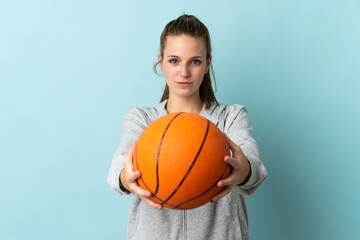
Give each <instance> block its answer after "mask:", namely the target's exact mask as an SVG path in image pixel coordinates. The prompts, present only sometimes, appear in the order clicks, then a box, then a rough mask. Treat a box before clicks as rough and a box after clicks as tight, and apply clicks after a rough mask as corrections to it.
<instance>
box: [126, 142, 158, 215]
mask: <svg viewBox="0 0 360 240" xmlns="http://www.w3.org/2000/svg"><path fill="white" fill-rule="evenodd" d="M135 144H136V142H134V143H133V145H132V146H131V147H130V149H129V151H128V153H127V154H126V156H125V159H124V169H123V170H121V172H120V180H121V183H122V185H123V186H124V187H125V188H126V189H127V190H129V191H130V192H132V193H134V194H136V195H138V196H139V197H140V198H141V199H142V200H143V201H144V202H145V203H147V204H149V205H150V206H151V207H154V208H157V209H162V206H161V205H160V204H157V203H155V202H154V201H152V200H151V199H150V197H151V195H152V193H151V192H150V191H146V190H144V189H142V188H141V187H140V186H139V184H138V183H137V182H136V180H137V179H138V178H139V177H140V176H141V173H140V171H139V170H137V171H134V170H133V165H132V156H133V151H134V148H135Z"/></svg>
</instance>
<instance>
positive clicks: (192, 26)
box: [153, 14, 219, 109]
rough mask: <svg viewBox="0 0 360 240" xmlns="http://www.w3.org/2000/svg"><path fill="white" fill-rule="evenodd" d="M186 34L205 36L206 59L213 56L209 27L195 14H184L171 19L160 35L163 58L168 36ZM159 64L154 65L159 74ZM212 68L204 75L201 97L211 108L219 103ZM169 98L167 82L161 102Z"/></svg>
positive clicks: (195, 36)
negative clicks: (212, 80)
mask: <svg viewBox="0 0 360 240" xmlns="http://www.w3.org/2000/svg"><path fill="white" fill-rule="evenodd" d="M182 34H185V35H187V36H190V37H194V38H203V39H204V41H205V46H206V59H207V60H208V59H209V58H210V56H211V41H210V34H209V31H208V29H207V27H206V26H205V25H204V24H203V23H202V22H201V21H200V20H199V19H198V18H196V17H195V16H193V15H187V14H183V15H181V16H180V17H178V18H177V19H175V20H172V21H170V22H169V23H168V24H167V25H166V26H165V28H164V30H163V32H162V33H161V36H160V55H161V58H162V59H163V58H164V46H165V41H166V38H167V37H168V36H179V35H182ZM158 64H159V62H157V63H156V64H155V65H154V68H153V69H154V72H155V73H156V74H157V71H156V66H157V65H158ZM209 69H210V70H211V73H212V76H213V79H214V84H215V89H216V82H215V75H214V70H213V67H212V64H211V63H210V68H209ZM210 70H209V71H208V72H207V73H206V74H205V75H204V78H203V81H202V83H201V85H200V89H199V91H200V98H201V100H202V101H203V102H204V103H205V107H206V108H207V109H209V108H210V107H211V105H212V104H214V103H215V104H219V103H218V101H217V100H216V97H215V93H214V90H213V88H212V84H211V77H210ZM166 99H169V86H168V85H167V84H166V86H165V89H164V92H163V95H162V97H161V100H160V102H162V101H164V100H166Z"/></svg>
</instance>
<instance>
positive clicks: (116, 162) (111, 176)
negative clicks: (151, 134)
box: [107, 107, 149, 195]
mask: <svg viewBox="0 0 360 240" xmlns="http://www.w3.org/2000/svg"><path fill="white" fill-rule="evenodd" d="M148 124H149V120H148V119H147V118H146V114H145V113H144V112H143V111H142V110H141V109H139V108H135V107H134V108H132V109H131V110H130V111H129V112H128V113H127V114H126V115H125V117H124V119H123V132H122V135H121V141H120V145H119V147H118V148H117V150H116V152H115V154H114V156H113V158H112V161H111V166H110V170H109V173H108V176H107V183H108V184H109V186H110V187H111V188H112V189H113V190H114V192H115V193H117V194H119V195H124V194H125V195H130V194H131V193H129V192H125V191H123V190H121V188H120V185H119V176H120V172H121V170H122V169H123V168H124V157H125V155H126V154H127V152H128V151H129V149H130V147H131V145H132V143H133V142H134V141H137V140H138V138H139V137H140V135H141V133H142V132H143V131H144V129H145V128H146V127H147V125H148Z"/></svg>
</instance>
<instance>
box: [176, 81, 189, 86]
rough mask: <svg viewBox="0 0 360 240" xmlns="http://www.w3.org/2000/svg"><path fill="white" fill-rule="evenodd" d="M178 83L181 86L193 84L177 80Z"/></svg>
mask: <svg viewBox="0 0 360 240" xmlns="http://www.w3.org/2000/svg"><path fill="white" fill-rule="evenodd" d="M176 83H177V84H179V85H181V86H188V85H190V84H192V82H176Z"/></svg>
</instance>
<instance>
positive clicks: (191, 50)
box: [158, 35, 211, 98]
mask: <svg viewBox="0 0 360 240" xmlns="http://www.w3.org/2000/svg"><path fill="white" fill-rule="evenodd" d="M158 60H159V65H160V67H161V71H162V72H163V73H164V74H165V79H166V83H167V85H168V86H169V90H170V92H169V97H171V96H173V95H176V96H179V97H186V98H188V97H199V96H200V95H199V88H200V85H201V83H202V80H203V78H204V74H205V73H207V72H208V71H209V67H210V62H211V56H210V58H209V59H208V60H206V47H205V42H204V40H203V39H202V38H193V37H190V36H186V35H180V36H168V37H167V38H166V41H165V46H164V58H163V59H162V58H161V55H160V54H159V56H158Z"/></svg>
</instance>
